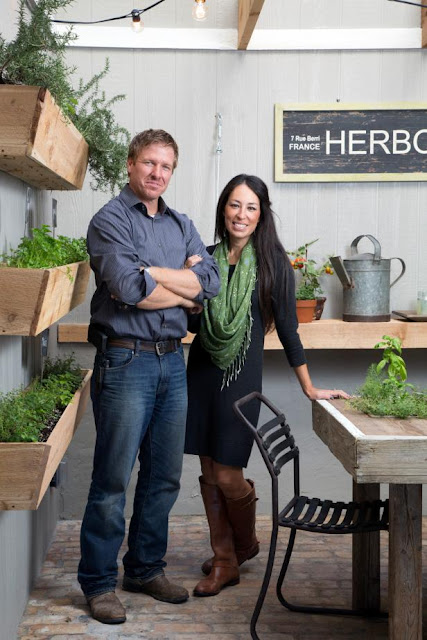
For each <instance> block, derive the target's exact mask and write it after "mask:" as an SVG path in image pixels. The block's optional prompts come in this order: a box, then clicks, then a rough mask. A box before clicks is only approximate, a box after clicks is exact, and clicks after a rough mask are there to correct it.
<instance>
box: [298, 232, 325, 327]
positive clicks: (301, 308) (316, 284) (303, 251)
mask: <svg viewBox="0 0 427 640" xmlns="http://www.w3.org/2000/svg"><path fill="white" fill-rule="evenodd" d="M317 241H318V238H317V239H316V240H312V241H311V242H307V243H306V244H303V245H302V246H301V247H298V249H296V251H288V254H289V256H291V265H292V267H293V268H294V270H295V271H297V272H298V276H297V284H296V292H295V295H296V299H297V316H298V322H311V321H312V320H313V319H314V318H316V320H318V319H319V318H320V316H321V315H322V311H323V305H324V303H325V300H326V298H324V297H321V296H322V294H323V291H322V288H321V286H320V278H321V277H322V276H323V275H324V274H332V273H333V269H332V266H331V263H330V262H329V260H326V261H325V262H323V263H322V264H321V266H317V264H316V261H315V260H313V259H312V258H309V257H308V248H309V247H310V246H311V245H312V244H314V243H315V242H317ZM316 307H317V309H316Z"/></svg>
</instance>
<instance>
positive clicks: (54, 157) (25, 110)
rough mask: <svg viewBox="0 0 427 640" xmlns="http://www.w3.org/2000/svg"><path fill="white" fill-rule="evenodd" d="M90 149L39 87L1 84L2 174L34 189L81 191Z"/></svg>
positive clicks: (0, 136)
mask: <svg viewBox="0 0 427 640" xmlns="http://www.w3.org/2000/svg"><path fill="white" fill-rule="evenodd" d="M88 155H89V152H88V145H87V143H86V140H85V139H84V138H83V136H82V135H81V133H80V132H79V131H78V130H77V129H76V127H75V126H74V125H73V124H72V123H71V122H70V121H69V120H68V119H67V118H66V117H65V116H64V114H63V113H62V111H61V109H60V108H59V107H58V105H57V104H56V103H55V101H54V99H53V98H52V96H51V94H50V92H49V91H48V90H47V89H43V88H41V87H29V86H25V85H23V86H21V85H19V86H17V85H0V169H1V170H2V171H6V172H7V173H10V174H11V175H13V176H15V177H17V178H20V179H21V180H23V181H24V182H27V183H28V184H31V185H32V186H33V187H36V188H37V189H57V190H67V189H81V188H82V186H83V181H84V178H85V175H86V169H87V162H88Z"/></svg>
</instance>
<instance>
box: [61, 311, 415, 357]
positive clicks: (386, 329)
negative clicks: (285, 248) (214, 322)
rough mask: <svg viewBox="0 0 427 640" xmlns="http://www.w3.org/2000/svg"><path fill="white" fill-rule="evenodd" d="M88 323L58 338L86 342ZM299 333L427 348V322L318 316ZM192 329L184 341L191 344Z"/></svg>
mask: <svg viewBox="0 0 427 640" xmlns="http://www.w3.org/2000/svg"><path fill="white" fill-rule="evenodd" d="M87 329H88V325H87V323H84V324H66V323H62V324H59V325H58V342H60V343H69V342H86V339H87ZM298 331H299V334H300V336H301V341H302V343H303V345H304V349H373V347H374V345H375V344H376V343H377V342H379V341H380V340H381V338H382V336H383V335H385V334H386V335H389V336H392V337H396V338H400V340H401V341H402V346H403V347H404V349H427V322H405V321H401V320H391V321H390V322H343V320H338V319H335V318H333V319H326V320H316V321H315V322H309V323H306V324H300V326H299V329H298ZM193 338H194V336H193V334H191V333H189V334H187V336H186V337H185V338H184V340H183V343H184V344H191V342H192V340H193ZM264 349H265V350H278V349H282V345H281V343H280V340H279V338H278V336H277V333H276V332H275V331H273V333H270V334H268V335H267V336H266V337H265V343H264Z"/></svg>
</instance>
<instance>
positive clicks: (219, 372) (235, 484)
mask: <svg viewBox="0 0 427 640" xmlns="http://www.w3.org/2000/svg"><path fill="white" fill-rule="evenodd" d="M215 235H216V237H217V238H218V239H219V240H220V242H219V244H217V245H216V246H215V247H210V248H209V249H208V250H209V251H210V253H212V252H213V255H214V257H215V258H216V260H217V262H218V265H219V269H220V277H221V291H220V293H219V295H218V296H217V297H216V298H213V299H212V300H209V302H208V304H207V306H206V307H205V309H204V311H203V312H202V314H201V319H200V320H201V321H200V323H199V324H200V328H199V330H198V335H197V336H196V338H195V339H194V341H193V344H192V346H191V349H190V354H189V359H188V367H187V375H188V394H189V410H188V418H187V436H186V446H185V451H186V453H191V454H197V455H199V456H200V462H201V471H202V475H201V477H200V488H201V494H202V497H203V502H204V506H205V510H206V515H207V519H208V523H209V528H210V537H211V545H212V549H213V552H214V555H213V558H212V559H211V560H207V561H206V562H205V563H204V564H203V566H202V571H203V572H204V573H205V574H207V577H206V578H204V579H203V580H201V581H200V582H199V583H198V584H197V585H196V587H195V589H194V595H196V596H214V595H216V594H218V593H219V592H220V590H221V589H222V588H223V587H226V586H231V585H234V584H237V583H238V582H239V565H240V564H242V563H243V562H245V560H249V559H250V558H253V557H254V556H255V555H257V553H258V551H259V544H258V540H257V538H256V535H255V502H256V499H257V498H256V496H255V488H254V484H253V482H252V481H251V480H246V479H245V478H244V475H243V467H246V466H247V463H248V460H249V456H250V453H251V449H252V445H253V438H252V436H251V435H250V433H249V430H247V429H244V428H243V427H242V425H241V424H240V422H239V421H238V419H237V417H236V416H235V415H234V412H233V411H232V405H233V403H234V402H235V401H236V400H238V399H239V398H241V397H242V396H244V395H246V394H248V393H250V392H251V391H254V390H259V391H261V387H262V359H263V347H264V335H265V333H267V332H268V331H269V330H271V329H272V328H273V326H275V327H276V330H277V333H278V335H279V338H280V340H281V342H282V345H283V348H284V350H285V353H286V356H287V359H288V361H289V364H290V365H291V366H292V367H293V368H294V371H295V373H296V376H297V378H298V381H299V383H300V385H301V388H302V390H303V392H304V393H305V395H306V396H307V397H308V398H309V399H310V400H315V399H320V398H331V397H348V396H347V394H346V393H345V392H344V391H341V390H325V389H323V390H322V389H317V388H316V387H314V386H313V384H312V382H311V380H310V376H309V373H308V369H307V365H306V360H305V356H304V350H303V348H302V345H301V342H300V339H299V336H298V333H297V327H298V322H297V318H296V309H295V284H294V276H293V271H292V268H291V266H290V263H289V259H288V257H287V255H286V253H285V250H284V248H283V246H282V245H281V243H280V241H279V238H278V236H277V232H276V228H275V225H274V220H273V212H272V210H271V203H270V199H269V194H268V189H267V187H266V185H265V184H264V182H263V181H262V180H261V179H260V178H257V177H256V176H249V175H244V174H242V175H238V176H236V177H234V178H233V179H232V180H230V182H229V183H228V184H227V185H226V187H225V188H224V190H223V192H222V193H221V195H220V198H219V201H218V207H217V214H216V227H215ZM197 259H198V258H197V257H192V258H191V259H190V260H197ZM187 266H190V265H187ZM190 331H193V332H196V331H197V327H195V326H194V321H191V320H190ZM246 413H247V416H248V418H249V420H250V421H251V422H252V423H253V424H256V423H257V421H258V416H259V403H258V402H254V403H253V406H251V405H249V409H248V410H247V412H246Z"/></svg>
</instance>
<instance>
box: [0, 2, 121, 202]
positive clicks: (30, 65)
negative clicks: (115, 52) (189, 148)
mask: <svg viewBox="0 0 427 640" xmlns="http://www.w3.org/2000/svg"><path fill="white" fill-rule="evenodd" d="M71 2H72V0H38V1H37V2H36V3H34V8H33V9H32V12H31V13H30V15H28V7H27V5H26V1H25V0H20V2H19V10H18V31H17V35H16V38H15V39H14V40H13V41H11V42H6V40H5V39H4V38H2V37H1V35H0V169H2V170H4V171H8V172H9V173H11V174H13V175H15V176H17V177H19V178H21V179H23V180H25V181H27V182H29V183H30V184H32V185H34V186H36V187H38V188H42V189H76V188H77V189H80V188H81V187H82V183H83V179H84V176H85V172H86V166H87V160H88V156H89V170H90V172H91V175H92V177H93V179H94V182H93V184H92V185H91V186H92V188H93V189H102V190H110V191H111V192H114V191H115V190H116V189H117V188H120V187H121V186H122V185H123V184H124V183H125V182H126V180H127V177H126V171H125V169H126V158H127V147H128V143H129V138H130V136H129V132H128V131H127V130H126V129H125V128H123V127H121V126H119V125H118V124H117V123H116V121H115V117H114V114H113V112H112V107H113V105H114V104H115V103H116V102H117V101H118V100H122V99H123V98H124V96H123V95H117V96H114V97H113V98H111V99H108V100H107V98H106V96H105V93H104V92H102V91H101V90H100V82H101V80H102V79H103V78H104V77H105V76H106V75H107V73H108V70H109V63H108V59H107V60H106V62H105V66H104V69H103V70H102V71H101V72H100V73H97V74H95V75H94V76H93V77H92V78H91V79H90V80H89V81H88V82H86V83H84V82H83V81H81V80H80V83H79V85H78V87H75V86H73V84H72V77H73V74H74V72H75V68H74V67H69V66H68V65H67V64H66V62H65V53H66V47H67V45H68V44H69V43H70V42H71V41H72V40H73V39H74V38H75V37H76V36H75V35H74V34H73V32H72V29H71V28H70V29H69V30H68V31H67V32H66V33H65V34H59V33H57V32H55V31H54V29H53V27H52V17H53V14H54V13H55V12H57V11H58V10H60V9H63V8H66V7H67V6H68V5H69V4H70V3H71Z"/></svg>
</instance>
